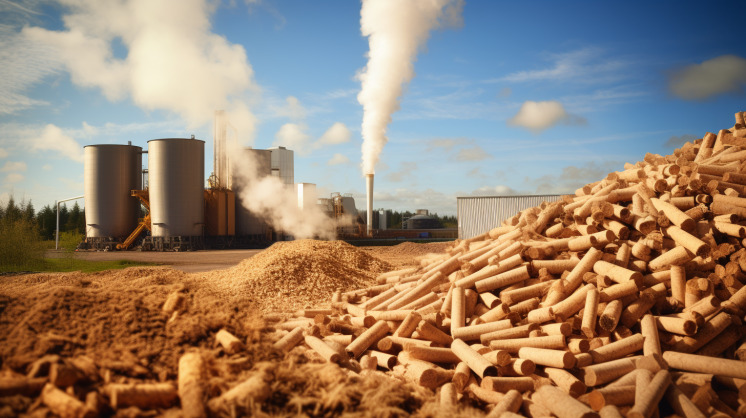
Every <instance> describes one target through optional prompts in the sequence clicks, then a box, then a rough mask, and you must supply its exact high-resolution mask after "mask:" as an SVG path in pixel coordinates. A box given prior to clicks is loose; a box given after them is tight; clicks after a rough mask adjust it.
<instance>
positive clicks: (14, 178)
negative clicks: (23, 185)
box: [5, 173, 25, 184]
mask: <svg viewBox="0 0 746 418" xmlns="http://www.w3.org/2000/svg"><path fill="white" fill-rule="evenodd" d="M24 178H25V177H23V174H21V173H10V174H8V175H7V176H5V183H7V184H14V183H20V182H22V181H23V179H24Z"/></svg>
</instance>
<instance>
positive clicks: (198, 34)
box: [22, 0, 258, 138]
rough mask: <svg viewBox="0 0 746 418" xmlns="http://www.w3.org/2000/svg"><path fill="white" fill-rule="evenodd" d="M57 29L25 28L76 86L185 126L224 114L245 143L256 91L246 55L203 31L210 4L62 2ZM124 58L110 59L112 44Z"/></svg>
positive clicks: (212, 5)
mask: <svg viewBox="0 0 746 418" xmlns="http://www.w3.org/2000/svg"><path fill="white" fill-rule="evenodd" d="M66 5H67V7H68V11H67V13H66V14H65V15H63V16H62V20H63V22H64V23H65V28H66V29H65V30H62V31H50V30H47V29H43V28H40V27H26V28H24V29H23V31H22V34H23V35H24V37H25V38H26V39H27V40H28V41H30V42H32V43H34V45H39V46H46V47H48V48H52V49H53V50H55V52H56V53H52V54H50V56H52V57H54V58H55V59H58V60H60V61H61V62H62V63H63V65H64V67H65V68H66V69H67V71H68V72H69V73H70V77H71V79H72V81H73V83H75V84H76V85H78V86H82V87H89V88H96V89H99V90H100V91H101V92H102V93H103V94H104V95H105V96H106V97H107V98H108V99H109V100H121V99H124V98H127V97H130V98H131V99H132V101H133V102H134V103H135V104H136V105H137V106H139V107H140V108H142V109H145V110H165V111H168V112H173V113H175V114H177V115H179V116H180V117H181V118H182V119H183V120H184V121H185V122H186V123H187V125H188V126H189V127H190V128H193V127H198V126H203V125H205V124H207V123H209V122H211V121H212V117H213V111H214V110H216V109H224V110H226V111H227V112H228V113H229V114H230V118H231V124H232V125H234V126H235V127H236V129H237V131H238V132H239V133H240V135H241V136H242V137H249V138H253V133H254V122H255V121H254V117H253V115H252V114H251V113H250V112H249V111H248V106H247V105H246V102H245V101H246V99H247V97H248V95H249V94H251V93H253V92H257V91H258V87H257V86H256V85H255V84H254V81H253V70H252V68H251V65H250V64H249V62H248V60H247V57H246V51H245V49H244V48H243V46H241V45H239V44H233V43H230V42H229V41H228V40H227V39H226V38H225V37H223V36H220V35H217V34H215V33H213V32H212V31H211V23H210V17H211V15H212V13H214V11H215V9H216V3H213V2H210V1H207V0H192V1H188V2H182V3H180V4H179V7H173V5H172V4H170V3H168V2H148V1H118V0H103V1H102V0H79V1H76V2H68V3H66ZM119 42H121V44H122V45H123V47H124V49H125V52H124V56H121V57H120V56H115V54H114V48H115V47H114V44H115V43H119Z"/></svg>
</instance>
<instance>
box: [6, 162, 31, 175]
mask: <svg viewBox="0 0 746 418" xmlns="http://www.w3.org/2000/svg"><path fill="white" fill-rule="evenodd" d="M10 171H26V163H24V162H23V161H8V162H6V163H5V165H3V166H2V168H0V172H3V173H7V172H10Z"/></svg>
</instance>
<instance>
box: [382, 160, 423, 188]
mask: <svg viewBox="0 0 746 418" xmlns="http://www.w3.org/2000/svg"><path fill="white" fill-rule="evenodd" d="M415 170H417V163H416V162H414V161H404V162H402V163H401V164H399V171H395V172H393V173H389V174H387V175H386V180H388V181H392V182H396V183H398V182H402V181H404V180H407V179H408V178H410V177H411V176H412V173H413V172H414V171H415Z"/></svg>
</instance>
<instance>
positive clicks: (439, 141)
mask: <svg viewBox="0 0 746 418" xmlns="http://www.w3.org/2000/svg"><path fill="white" fill-rule="evenodd" d="M473 143H474V141H473V140H471V139H468V138H435V139H431V140H429V141H427V149H426V151H433V150H436V149H439V148H442V149H443V150H445V151H451V150H452V149H453V148H454V147H458V146H462V145H471V144H473Z"/></svg>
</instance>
